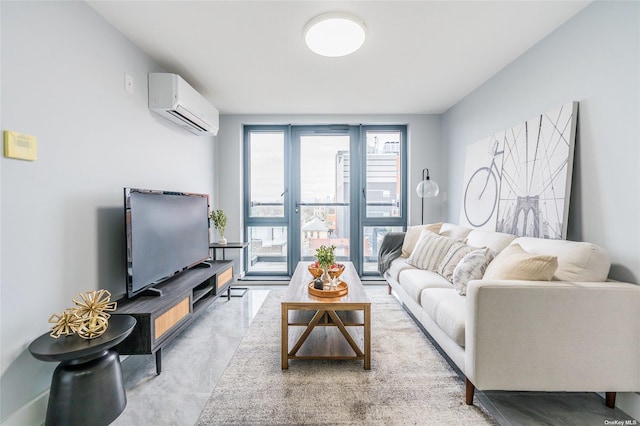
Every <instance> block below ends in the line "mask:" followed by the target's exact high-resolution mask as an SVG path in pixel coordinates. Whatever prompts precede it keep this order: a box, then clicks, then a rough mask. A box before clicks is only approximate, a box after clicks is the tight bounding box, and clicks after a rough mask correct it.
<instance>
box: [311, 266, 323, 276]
mask: <svg viewBox="0 0 640 426" xmlns="http://www.w3.org/2000/svg"><path fill="white" fill-rule="evenodd" d="M308 268H309V272H311V275H313V278H319V277H320V276H321V275H322V268H316V267H315V265H314V264H313V263H312V264H310V265H309V267H308Z"/></svg>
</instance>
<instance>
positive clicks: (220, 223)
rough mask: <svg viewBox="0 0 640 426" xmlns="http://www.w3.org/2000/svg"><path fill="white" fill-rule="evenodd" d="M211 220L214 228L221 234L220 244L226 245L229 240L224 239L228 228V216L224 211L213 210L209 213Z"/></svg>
mask: <svg viewBox="0 0 640 426" xmlns="http://www.w3.org/2000/svg"><path fill="white" fill-rule="evenodd" d="M209 219H211V221H212V222H213V227H214V228H216V229H217V230H218V232H219V233H220V240H219V241H218V242H219V243H220V244H226V243H227V239H226V238H225V237H224V230H225V229H226V227H227V215H226V214H224V212H223V211H222V209H217V210H211V212H210V213H209Z"/></svg>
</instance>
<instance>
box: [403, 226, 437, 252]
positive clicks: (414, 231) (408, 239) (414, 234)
mask: <svg viewBox="0 0 640 426" xmlns="http://www.w3.org/2000/svg"><path fill="white" fill-rule="evenodd" d="M441 227H442V222H439V223H430V224H427V225H416V226H407V232H405V234H404V241H403V242H402V256H404V257H409V256H411V253H412V252H413V249H414V248H415V247H416V244H417V243H418V240H419V239H420V233H421V232H422V230H423V229H426V230H427V231H431V232H434V233H436V234H437V233H438V232H440V228H441Z"/></svg>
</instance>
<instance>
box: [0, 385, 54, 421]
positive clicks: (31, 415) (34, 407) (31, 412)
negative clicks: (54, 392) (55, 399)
mask: <svg viewBox="0 0 640 426" xmlns="http://www.w3.org/2000/svg"><path fill="white" fill-rule="evenodd" d="M48 402H49V390H48V389H47V390H46V391H44V392H42V393H41V394H40V395H38V396H36V397H35V398H34V399H32V400H31V401H29V402H28V403H26V404H25V405H23V406H22V407H21V408H20V409H18V410H17V411H16V412H15V413H12V414H11V415H9V416H7V418H5V419H2V421H1V422H0V425H2V426H24V425H43V424H44V419H45V417H46V415H47V403H48Z"/></svg>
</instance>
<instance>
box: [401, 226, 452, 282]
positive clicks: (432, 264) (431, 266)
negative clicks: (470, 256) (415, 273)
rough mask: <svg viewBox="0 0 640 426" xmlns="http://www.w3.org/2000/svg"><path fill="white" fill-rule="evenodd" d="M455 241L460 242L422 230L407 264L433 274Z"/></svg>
mask: <svg viewBox="0 0 640 426" xmlns="http://www.w3.org/2000/svg"><path fill="white" fill-rule="evenodd" d="M457 241H460V240H456V239H455V238H450V237H444V236H442V235H438V234H434V233H433V232H431V231H427V230H423V231H422V232H421V234H420V238H419V239H418V243H417V244H416V247H415V249H413V252H412V253H411V256H409V258H408V259H407V263H408V264H409V265H413V266H415V267H416V268H419V269H426V270H427V271H433V272H435V271H436V269H437V268H438V265H440V263H441V262H442V259H444V256H445V255H446V254H447V252H448V251H449V249H450V248H451V246H452V245H453V244H455V243H456V242H457Z"/></svg>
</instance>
